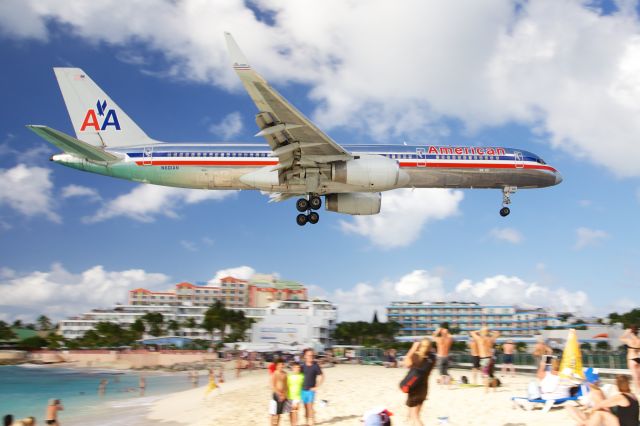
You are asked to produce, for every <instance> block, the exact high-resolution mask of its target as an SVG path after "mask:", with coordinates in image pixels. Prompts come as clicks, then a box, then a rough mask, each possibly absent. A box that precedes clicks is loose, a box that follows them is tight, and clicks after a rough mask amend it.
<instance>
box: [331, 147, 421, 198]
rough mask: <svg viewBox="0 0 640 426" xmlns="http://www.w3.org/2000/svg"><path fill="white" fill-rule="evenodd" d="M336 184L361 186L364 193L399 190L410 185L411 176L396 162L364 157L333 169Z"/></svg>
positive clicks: (335, 164) (344, 162)
mask: <svg viewBox="0 0 640 426" xmlns="http://www.w3.org/2000/svg"><path fill="white" fill-rule="evenodd" d="M331 176H332V179H333V181H334V182H340V183H346V184H348V185H355V186H360V187H362V189H363V190H364V191H367V190H370V191H378V190H386V189H393V188H398V187H402V186H404V185H406V184H407V183H409V175H408V174H407V173H405V172H404V171H403V170H400V165H399V164H398V162H397V161H396V160H392V159H390V158H386V157H382V156H380V155H362V156H360V158H356V159H353V160H349V161H340V162H337V163H334V164H333V165H332V167H331Z"/></svg>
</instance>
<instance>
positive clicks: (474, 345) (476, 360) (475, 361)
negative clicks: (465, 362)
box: [467, 333, 480, 385]
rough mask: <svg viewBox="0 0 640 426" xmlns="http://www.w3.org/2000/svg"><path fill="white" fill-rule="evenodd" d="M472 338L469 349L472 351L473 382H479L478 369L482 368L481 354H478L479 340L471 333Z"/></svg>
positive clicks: (468, 344) (468, 343)
mask: <svg viewBox="0 0 640 426" xmlns="http://www.w3.org/2000/svg"><path fill="white" fill-rule="evenodd" d="M469 335H470V336H471V339H470V340H469V341H468V342H467V346H469V351H470V352H471V380H473V384H474V385H475V384H477V383H478V370H480V355H478V342H476V340H475V339H474V338H473V335H472V334H471V333H469Z"/></svg>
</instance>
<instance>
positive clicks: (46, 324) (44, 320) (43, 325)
mask: <svg viewBox="0 0 640 426" xmlns="http://www.w3.org/2000/svg"><path fill="white" fill-rule="evenodd" d="M36 323H37V324H38V330H41V331H45V330H51V329H52V328H53V325H52V324H51V320H50V319H49V318H48V317H47V316H46V315H40V316H39V317H38V319H37V320H36Z"/></svg>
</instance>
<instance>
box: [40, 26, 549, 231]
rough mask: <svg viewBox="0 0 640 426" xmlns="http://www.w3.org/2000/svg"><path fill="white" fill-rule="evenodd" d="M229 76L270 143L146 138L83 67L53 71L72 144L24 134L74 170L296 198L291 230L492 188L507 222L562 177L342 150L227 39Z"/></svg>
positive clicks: (484, 158)
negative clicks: (410, 199) (524, 194)
mask: <svg viewBox="0 0 640 426" xmlns="http://www.w3.org/2000/svg"><path fill="white" fill-rule="evenodd" d="M225 38H226V43H227V48H228V50H229V54H230V56H231V61H232V63H233V68H234V70H235V71H236V73H237V75H238V76H239V77H240V80H241V81H242V83H243V85H244V87H245V89H246V90H247V92H248V94H249V96H250V97H251V99H252V100H253V102H254V103H255V105H256V107H257V109H258V114H257V115H256V117H255V120H256V124H257V126H258V128H259V129H260V131H259V132H258V133H257V134H256V136H262V137H264V139H266V142H267V143H266V144H244V143H243V144H237V143H235V144H233V143H167V142H161V141H158V140H155V139H152V138H150V137H149V136H147V134H146V133H145V132H144V131H143V130H142V129H141V128H140V127H138V125H137V124H136V123H135V122H134V121H133V120H132V119H131V118H130V117H129V116H128V115H127V114H126V113H125V112H124V110H123V109H121V108H120V107H119V106H118V105H117V104H116V103H115V102H114V101H113V100H112V99H111V98H110V97H109V96H108V95H107V94H106V93H105V92H104V91H103V90H102V89H100V88H99V87H98V85H97V84H96V83H94V82H93V80H91V78H90V77H89V76H88V75H87V73H85V72H84V71H83V70H82V69H80V68H54V73H55V76H56V79H57V81H58V85H59V86H60V91H61V92H62V96H63V98H64V102H65V105H66V107H67V110H68V113H69V116H70V117H71V122H72V124H73V128H74V131H75V135H76V137H75V138H74V137H72V136H70V135H67V134H65V133H63V132H60V131H58V130H55V129H52V128H50V127H47V126H44V125H27V127H28V128H29V129H30V130H32V131H33V132H35V133H36V134H37V135H39V136H41V137H42V138H44V139H45V140H47V141H48V142H50V143H52V144H53V145H55V146H56V147H58V148H60V149H61V150H62V151H63V152H62V153H59V154H54V155H53V156H52V157H51V161H53V162H55V163H58V164H61V165H64V166H68V167H71V168H74V169H78V170H83V171H87V172H92V173H98V174H102V175H106V176H111V177H115V178H121V179H127V180H131V181H136V182H143V183H149V184H155V185H164V186H172V187H181V188H201V189H219V190H260V191H263V192H266V193H268V194H269V195H270V198H271V200H270V201H283V200H286V199H289V198H293V197H298V199H297V201H296V209H297V211H298V213H299V214H298V215H297V216H296V223H297V224H298V225H300V226H304V225H306V224H307V223H310V224H316V223H318V221H319V219H320V216H319V214H318V210H319V209H320V208H321V206H322V204H323V203H322V199H321V197H322V196H324V205H325V209H326V210H327V211H331V212H337V213H343V214H349V215H374V214H378V213H379V212H380V206H381V197H382V195H381V193H382V192H384V191H390V190H394V189H398V188H471V189H475V188H496V189H501V190H502V208H501V209H500V215H501V216H503V217H505V216H507V215H509V213H510V209H509V207H508V206H509V205H510V204H511V195H513V194H514V193H515V192H516V190H517V189H519V188H544V187H549V186H553V185H557V184H559V183H560V182H562V176H561V175H560V173H559V172H558V170H556V169H555V168H553V167H552V166H550V165H549V164H546V163H545V161H544V160H543V159H542V158H540V157H539V156H538V155H536V154H534V153H531V152H528V151H524V150H520V149H514V148H506V147H481V146H436V145H417V146H410V145H405V144H402V145H382V144H368V145H363V144H358V145H355V144H353V145H352V144H338V143H337V142H336V141H334V140H333V139H332V138H331V137H329V136H328V135H327V134H325V133H324V132H322V131H321V130H320V129H319V128H318V127H316V126H315V125H314V124H313V123H312V122H311V121H310V120H309V119H308V118H307V117H305V116H304V114H302V113H301V112H300V111H298V110H297V109H296V108H295V107H294V106H293V105H291V104H290V103H289V102H288V101H287V100H286V99H285V98H284V97H283V96H282V95H280V94H279V93H278V92H277V91H276V90H275V89H274V88H272V87H271V86H270V85H269V84H268V83H267V82H266V80H264V79H263V78H262V77H261V76H260V75H259V74H258V73H257V72H256V71H254V70H253V68H251V66H250V65H249V63H248V61H247V59H246V58H245V56H244V54H243V53H242V51H241V50H240V48H239V47H238V45H237V43H236V42H235V40H234V39H233V37H232V36H231V34H229V33H225Z"/></svg>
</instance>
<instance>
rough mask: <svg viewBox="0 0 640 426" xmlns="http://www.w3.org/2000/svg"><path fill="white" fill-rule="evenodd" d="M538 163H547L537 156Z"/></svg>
mask: <svg viewBox="0 0 640 426" xmlns="http://www.w3.org/2000/svg"><path fill="white" fill-rule="evenodd" d="M538 163H540V164H547V163H545V162H544V160H543V159H542V158H540V157H538Z"/></svg>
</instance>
